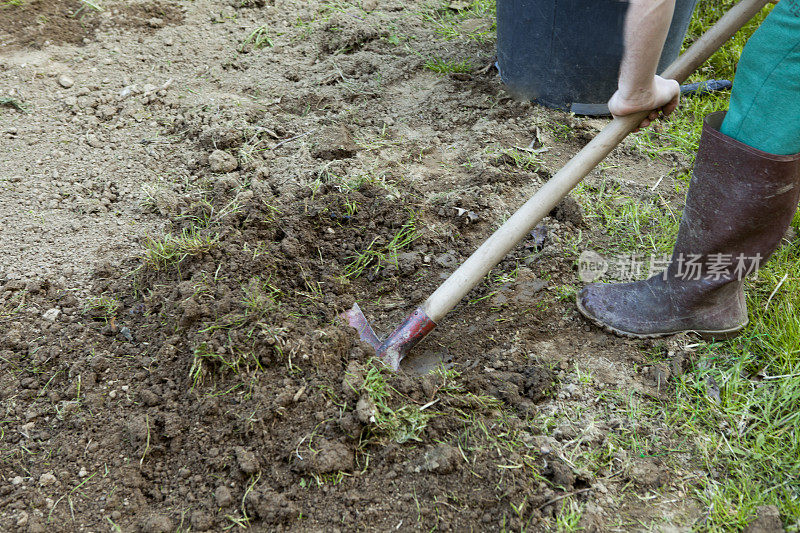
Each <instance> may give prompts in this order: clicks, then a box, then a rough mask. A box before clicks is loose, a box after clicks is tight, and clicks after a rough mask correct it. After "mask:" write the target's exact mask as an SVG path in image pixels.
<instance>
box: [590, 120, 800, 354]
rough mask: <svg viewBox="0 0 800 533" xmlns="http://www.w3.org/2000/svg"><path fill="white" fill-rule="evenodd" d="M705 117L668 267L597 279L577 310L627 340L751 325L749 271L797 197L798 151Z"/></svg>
mask: <svg viewBox="0 0 800 533" xmlns="http://www.w3.org/2000/svg"><path fill="white" fill-rule="evenodd" d="M724 116H725V113H724V112H718V113H713V114H711V115H709V116H708V117H706V120H705V123H704V124H703V134H702V136H701V138H700V148H699V150H698V151H697V158H696V160H695V165H694V173H693V175H692V180H691V183H690V186H689V193H688V194H687V197H686V207H685V208H684V211H683V218H682V219H681V225H680V228H679V230H678V238H677V242H676V243H675V249H674V250H673V252H672V259H671V261H670V264H669V266H668V267H667V269H666V271H664V272H662V273H661V274H657V275H655V276H653V277H651V278H650V279H647V280H644V281H636V282H633V283H618V284H607V283H592V284H590V285H587V286H586V287H584V288H583V290H582V291H581V292H580V293H578V296H577V304H578V309H579V310H580V312H581V313H582V314H583V315H584V316H585V317H586V318H588V319H589V320H591V321H592V322H594V323H595V324H597V325H598V326H600V327H602V328H604V329H606V330H607V331H610V332H612V333H616V334H618V335H623V336H626V337H636V338H652V337H661V336H664V335H670V334H673V333H680V332H686V331H694V332H697V333H699V334H701V335H702V336H704V337H714V338H718V339H721V338H727V337H732V336H734V335H735V334H736V332H738V331H739V330H740V329H742V328H743V327H744V326H745V325H747V306H746V304H745V297H744V291H743V290H742V287H743V284H744V283H743V281H744V277H745V276H746V275H747V274H749V273H752V272H753V271H754V270H755V269H757V268H758V265H759V264H764V263H765V262H766V261H767V259H768V258H769V256H770V255H771V254H772V252H774V251H775V249H776V248H777V247H778V244H779V243H780V240H781V238H782V237H783V235H784V233H785V232H786V230H787V228H788V227H789V224H790V223H791V221H792V217H793V216H794V212H795V210H796V209H797V202H798V197H800V154H795V155H774V154H769V153H766V152H762V151H760V150H756V149H755V148H751V147H750V146H747V145H746V144H742V143H740V142H739V141H736V140H734V139H732V138H731V137H728V136H727V135H724V134H722V133H720V131H719V126H720V124H722V119H723V118H724Z"/></svg>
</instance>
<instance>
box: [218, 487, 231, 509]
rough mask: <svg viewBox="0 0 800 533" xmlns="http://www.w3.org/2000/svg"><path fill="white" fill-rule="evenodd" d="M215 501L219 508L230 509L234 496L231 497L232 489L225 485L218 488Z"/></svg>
mask: <svg viewBox="0 0 800 533" xmlns="http://www.w3.org/2000/svg"><path fill="white" fill-rule="evenodd" d="M214 499H215V500H216V502H217V505H218V506H219V507H222V508H225V507H228V506H229V505H230V504H231V503H233V496H232V495H231V489H229V488H228V487H226V486H225V485H220V486H219V487H217V490H215V491H214Z"/></svg>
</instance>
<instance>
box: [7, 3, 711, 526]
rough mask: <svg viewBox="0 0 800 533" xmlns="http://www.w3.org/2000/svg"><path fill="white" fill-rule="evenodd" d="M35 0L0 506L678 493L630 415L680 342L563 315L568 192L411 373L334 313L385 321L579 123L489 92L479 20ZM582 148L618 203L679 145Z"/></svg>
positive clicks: (10, 37) (598, 508)
mask: <svg viewBox="0 0 800 533" xmlns="http://www.w3.org/2000/svg"><path fill="white" fill-rule="evenodd" d="M67 4H70V3H69V2H46V1H44V0H42V1H40V2H35V1H31V2H28V3H25V4H24V5H23V6H22V7H20V6H11V5H9V6H4V7H2V8H0V21H2V22H3V25H2V28H3V29H0V36H2V37H3V39H4V41H3V46H2V47H0V90H2V92H1V93H0V98H2V97H6V98H13V99H14V101H16V102H19V103H20V104H21V107H22V108H23V109H21V110H20V109H17V107H15V106H9V105H6V106H3V107H0V113H1V114H0V134H2V135H3V145H2V147H0V170H2V176H0V178H2V182H1V183H2V184H3V192H4V194H3V195H2V196H3V198H2V200H0V230H1V231H2V233H0V251H1V252H2V254H3V257H4V260H3V263H2V265H0V267H1V268H2V269H1V270H0V322H2V332H1V333H0V399H2V409H3V414H2V417H0V418H1V420H0V428H1V429H2V432H0V503H1V504H2V505H0V529H2V530H10V531H84V530H85V531H99V530H105V529H111V530H122V531H137V530H138V531H147V532H158V531H175V530H180V531H187V530H191V531H221V530H225V529H228V528H245V527H254V528H255V529H256V530H262V529H263V530H281V529H288V530H326V531H327V530H331V531H336V530H339V531H349V530H353V529H372V530H417V529H426V530H431V529H440V530H453V531H463V530H508V529H511V530H521V529H529V530H537V529H542V528H549V527H552V528H555V527H556V521H557V520H561V523H562V524H565V523H567V522H565V521H568V520H570V516H572V515H575V516H576V517H577V516H580V518H579V524H578V523H577V522H578V518H576V524H574V525H576V526H578V525H579V526H580V527H583V528H584V529H585V530H587V531H591V530H606V529H622V530H630V529H636V528H637V527H640V525H641V527H645V525H646V524H649V523H651V522H652V521H654V520H655V521H667V522H675V523H686V522H687V521H689V520H691V519H693V518H694V517H695V515H696V514H697V511H696V510H695V509H693V508H692V505H691V504H690V502H689V501H686V498H687V488H686V486H685V484H684V483H683V482H682V479H684V478H685V477H686V476H688V475H689V474H688V473H687V471H686V470H687V469H688V468H689V466H688V462H687V461H686V457H687V456H686V455H685V453H686V450H685V449H684V450H678V447H677V446H676V445H673V442H672V441H673V439H674V438H675V437H674V435H672V433H671V431H670V430H669V429H668V428H667V427H666V426H665V425H664V419H663V414H656V415H654V416H652V417H651V418H647V417H645V418H643V419H639V418H634V417H632V416H631V415H630V412H631V410H632V409H635V408H636V407H637V406H641V405H644V404H647V405H649V406H650V409H652V406H654V405H655V406H658V405H659V404H660V403H661V402H664V401H665V398H664V392H663V390H664V384H665V382H666V380H667V379H669V377H670V375H672V374H676V373H680V372H682V371H683V369H684V367H685V365H686V364H688V363H689V357H688V355H686V354H685V353H684V352H681V351H679V350H676V348H675V347H676V346H677V344H676V342H672V343H669V344H667V343H656V342H650V341H648V342H633V341H624V340H621V339H616V338H613V337H609V336H608V335H606V334H604V333H602V332H599V331H597V330H596V329H595V328H593V327H591V326H589V325H588V324H587V323H586V322H585V321H583V320H582V319H581V318H579V316H578V315H577V312H576V311H575V309H574V304H573V303H572V301H571V297H572V293H571V292H570V287H572V288H574V287H575V286H577V285H578V284H579V281H578V280H577V275H576V272H575V259H576V257H577V255H576V254H577V253H579V250H577V251H576V250H575V246H576V245H575V244H574V242H575V241H574V240H571V237H572V236H574V235H577V234H583V233H585V234H587V235H592V238H593V240H594V242H604V239H606V240H607V237H606V236H604V235H603V233H602V231H601V230H600V229H598V228H597V227H596V222H595V221H593V220H588V219H585V217H584V216H583V214H582V211H581V208H580V206H579V205H578V203H576V201H575V200H573V199H571V198H570V199H567V200H565V202H564V203H562V204H561V205H560V206H559V207H558V208H557V209H556V210H554V212H553V213H551V216H550V217H548V218H547V219H546V220H545V221H544V223H543V226H541V227H540V228H538V229H537V231H535V232H534V233H532V234H531V236H530V238H529V239H527V240H526V241H525V242H523V243H521V244H520V245H519V246H518V247H517V248H516V249H515V250H514V251H513V252H512V253H511V254H510V255H509V257H507V258H506V259H505V260H504V261H503V262H502V263H501V264H500V265H498V267H497V268H496V269H495V270H494V271H493V272H492V274H491V275H490V276H489V277H488V278H487V279H486V281H485V283H484V284H482V285H481V286H479V287H477V288H475V289H474V290H473V291H472V292H471V293H470V294H469V296H468V297H467V298H466V299H465V301H464V302H462V303H461V304H460V305H459V306H458V307H457V308H456V309H455V310H454V311H453V312H452V313H451V315H450V316H448V317H447V318H446V319H445V321H443V323H442V324H441V325H440V326H439V328H438V329H437V330H436V331H434V332H433V333H432V334H431V335H430V336H429V338H428V339H427V340H426V341H425V343H424V344H422V345H420V346H419V347H418V348H416V351H417V352H418V353H419V356H420V358H421V359H424V360H426V361H430V360H436V361H441V362H443V365H442V366H440V367H439V368H438V369H436V370H435V371H433V372H432V373H429V374H426V375H424V376H419V375H416V374H415V373H413V372H410V371H406V370H403V371H401V372H399V373H397V374H393V373H391V372H389V371H387V370H386V369H385V368H384V367H383V366H382V365H381V364H380V363H379V362H377V361H375V360H374V359H373V358H372V356H373V355H374V352H372V350H371V348H369V346H366V345H365V344H363V343H361V342H359V341H358V339H357V338H356V337H355V335H354V333H353V332H352V331H350V330H349V329H348V328H345V327H343V326H342V325H341V323H340V322H339V321H338V320H337V315H338V314H339V313H340V312H341V311H343V310H344V309H347V308H348V307H350V306H351V305H352V303H353V302H354V301H358V302H359V303H360V305H361V306H362V308H363V309H364V310H365V312H366V314H367V316H368V317H369V318H370V319H371V320H373V321H374V326H375V327H376V329H377V330H378V331H379V332H383V333H385V332H387V331H389V330H391V329H392V328H393V327H394V326H395V325H397V324H398V323H399V322H400V321H401V320H402V319H403V318H404V317H405V316H406V315H407V314H408V313H409V312H410V311H411V310H412V309H413V308H414V306H415V305H417V304H419V303H420V302H421V301H423V300H424V299H425V297H426V296H427V295H428V294H429V293H430V292H431V291H432V290H434V289H435V288H436V286H437V285H438V284H439V283H440V282H441V281H442V280H443V279H444V278H446V277H447V275H448V274H449V273H450V272H452V271H453V270H454V269H455V268H456V267H457V266H458V265H459V264H460V263H461V262H462V261H463V260H464V259H465V258H466V257H468V256H469V254H470V253H471V252H472V251H473V250H474V249H475V248H476V247H477V246H478V245H479V244H480V243H481V242H482V241H483V240H484V239H485V238H486V237H487V236H488V235H489V234H490V233H491V232H492V231H493V230H494V229H495V228H496V227H497V225H498V223H499V221H501V220H502V219H503V218H504V217H506V216H508V215H509V214H510V213H511V212H513V210H514V209H515V208H516V206H518V205H520V204H521V203H522V201H524V199H525V198H526V197H527V196H528V195H529V194H531V193H532V192H533V191H535V190H536V188H537V187H538V186H540V185H541V184H542V183H544V182H545V181H546V180H547V179H548V178H549V177H550V176H551V174H552V172H554V171H555V170H556V169H557V168H559V167H560V166H561V165H562V164H563V163H564V162H565V161H566V160H567V159H568V158H569V157H570V156H571V155H572V154H574V153H575V152H576V151H577V149H579V148H580V146H582V145H583V144H584V143H585V142H587V141H588V139H590V138H591V136H592V135H594V133H595V132H596V131H598V128H600V127H602V125H603V123H604V122H603V120H602V119H580V118H576V117H571V116H569V115H567V114H564V113H561V112H557V111H551V110H546V109H542V108H538V107H536V106H532V105H530V104H528V103H520V102H516V101H514V100H513V99H511V98H510V97H509V96H508V95H507V94H506V93H505V92H504V90H503V88H502V84H501V83H500V81H499V80H498V79H497V76H496V71H494V70H493V69H492V68H491V64H492V61H493V59H492V55H493V40H492V36H491V29H490V28H491V25H492V20H491V14H486V13H477V12H472V11H469V10H467V9H466V8H465V7H463V6H462V7H459V5H457V4H459V3H457V2H453V3H452V7H451V6H450V5H449V4H443V5H429V4H427V3H422V2H420V3H415V2H399V1H393V0H379V1H377V2H375V1H367V0H364V2H363V3H362V4H360V5H351V4H347V3H332V4H324V3H317V2H288V1H286V2H282V1H280V0H276V1H275V2H274V3H273V2H264V1H253V2H240V1H238V0H237V1H235V2H222V1H216V0H197V1H194V2H190V3H187V2H161V3H154V2H138V1H137V2H112V1H108V2H105V3H104V4H103V10H102V11H99V12H98V11H93V10H91V9H89V8H86V7H84V8H83V10H82V11H81V13H80V14H79V16H82V17H85V18H80V21H81V22H80V26H79V27H80V29H78V26H75V19H76V18H77V17H76V16H75V13H76V11H77V10H78V9H80V7H81V6H80V5H79V4H80V3H79V2H75V3H74V5H69V6H68V5H67ZM37 9H38V10H40V11H35V10H37ZM87 9H88V10H87ZM47 10H54V11H53V13H52V14H51V15H49V16H47V15H45V16H47V21H48V22H47V23H42V24H39V25H38V26H36V31H35V32H34V31H31V29H30V28H31V26H30V24H32V20H33V18H32V13H33V12H36V13H39V12H41V13H45V14H46V13H50V11H47ZM450 21H454V22H453V24H452V25H450V26H448V25H446V24H445V23H447V24H450ZM6 23H8V24H6ZM7 28H8V29H7ZM19 28H25V30H24V31H23V30H20V29H19ZM447 28H450V30H448V31H451V30H452V28H455V29H456V31H457V32H458V33H459V34H460V36H459V37H458V38H452V39H450V38H448V37H449V36H452V35H451V33H448V31H445V29H447ZM431 58H439V59H442V60H444V61H449V62H452V63H461V62H468V64H469V65H470V67H469V69H466V70H467V71H466V72H454V73H450V74H446V73H437V72H434V71H432V70H431V69H430V68H426V64H427V65H428V66H430V63H429V60H430V59H431ZM459 70H465V69H459ZM526 154H535V157H525V156H526ZM610 163H611V164H609V165H608V167H607V168H606V169H605V170H602V171H599V172H596V173H594V174H593V175H592V176H591V177H590V178H589V182H588V183H589V184H590V186H591V185H592V184H596V183H599V182H600V181H601V180H612V181H614V182H616V183H619V184H622V185H623V186H624V187H626V190H629V191H630V192H631V194H634V195H641V196H642V197H646V196H648V195H650V194H652V193H651V191H650V188H651V185H652V183H655V182H656V181H657V180H658V179H659V178H663V180H662V182H663V185H662V188H663V189H664V190H666V191H670V190H671V191H674V190H675V186H674V185H675V183H674V180H673V178H672V176H673V174H674V171H675V168H676V166H677V167H681V165H683V164H684V163H683V162H682V161H680V160H677V159H676V160H675V161H670V162H669V164H667V163H663V162H652V161H650V160H649V159H647V158H646V157H644V156H643V155H641V154H640V153H638V152H637V151H636V150H635V149H634V147H633V146H632V145H631V144H625V145H623V146H622V147H621V148H619V149H618V150H617V151H615V153H614V155H612V158H611V160H610ZM672 194H673V195H674V194H676V193H672ZM664 195H665V197H666V198H667V199H670V200H675V198H674V197H673V196H670V193H669V192H666V193H664ZM655 412H656V413H657V409H655ZM622 437H625V438H626V440H625V442H631V441H632V442H637V443H639V444H638V445H637V447H636V448H625V447H621V446H619V445H618V443H619V442H622ZM667 449H668V450H670V453H669V454H665V453H663V451H664V450H667ZM675 452H678V453H675ZM681 454H684V455H681ZM680 462H683V464H680ZM691 475H694V476H697V475H703V474H702V473H694V472H693V473H691ZM643 501H645V502H647V504H646V505H645V504H643V503H642V502H643ZM576 510H579V511H580V512H579V513H577V514H576Z"/></svg>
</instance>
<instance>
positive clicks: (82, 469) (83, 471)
mask: <svg viewBox="0 0 800 533" xmlns="http://www.w3.org/2000/svg"><path fill="white" fill-rule="evenodd" d="M88 475H89V472H87V471H86V467H85V466H82V467H81V469H80V471H79V472H78V477H86V476H88Z"/></svg>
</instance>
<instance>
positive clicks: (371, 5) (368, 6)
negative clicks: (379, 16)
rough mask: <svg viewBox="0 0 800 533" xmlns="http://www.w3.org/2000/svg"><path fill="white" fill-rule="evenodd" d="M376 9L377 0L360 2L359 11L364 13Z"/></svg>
mask: <svg viewBox="0 0 800 533" xmlns="http://www.w3.org/2000/svg"><path fill="white" fill-rule="evenodd" d="M377 7H378V0H363V2H361V9H363V10H364V11H375V9H376V8H377Z"/></svg>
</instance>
